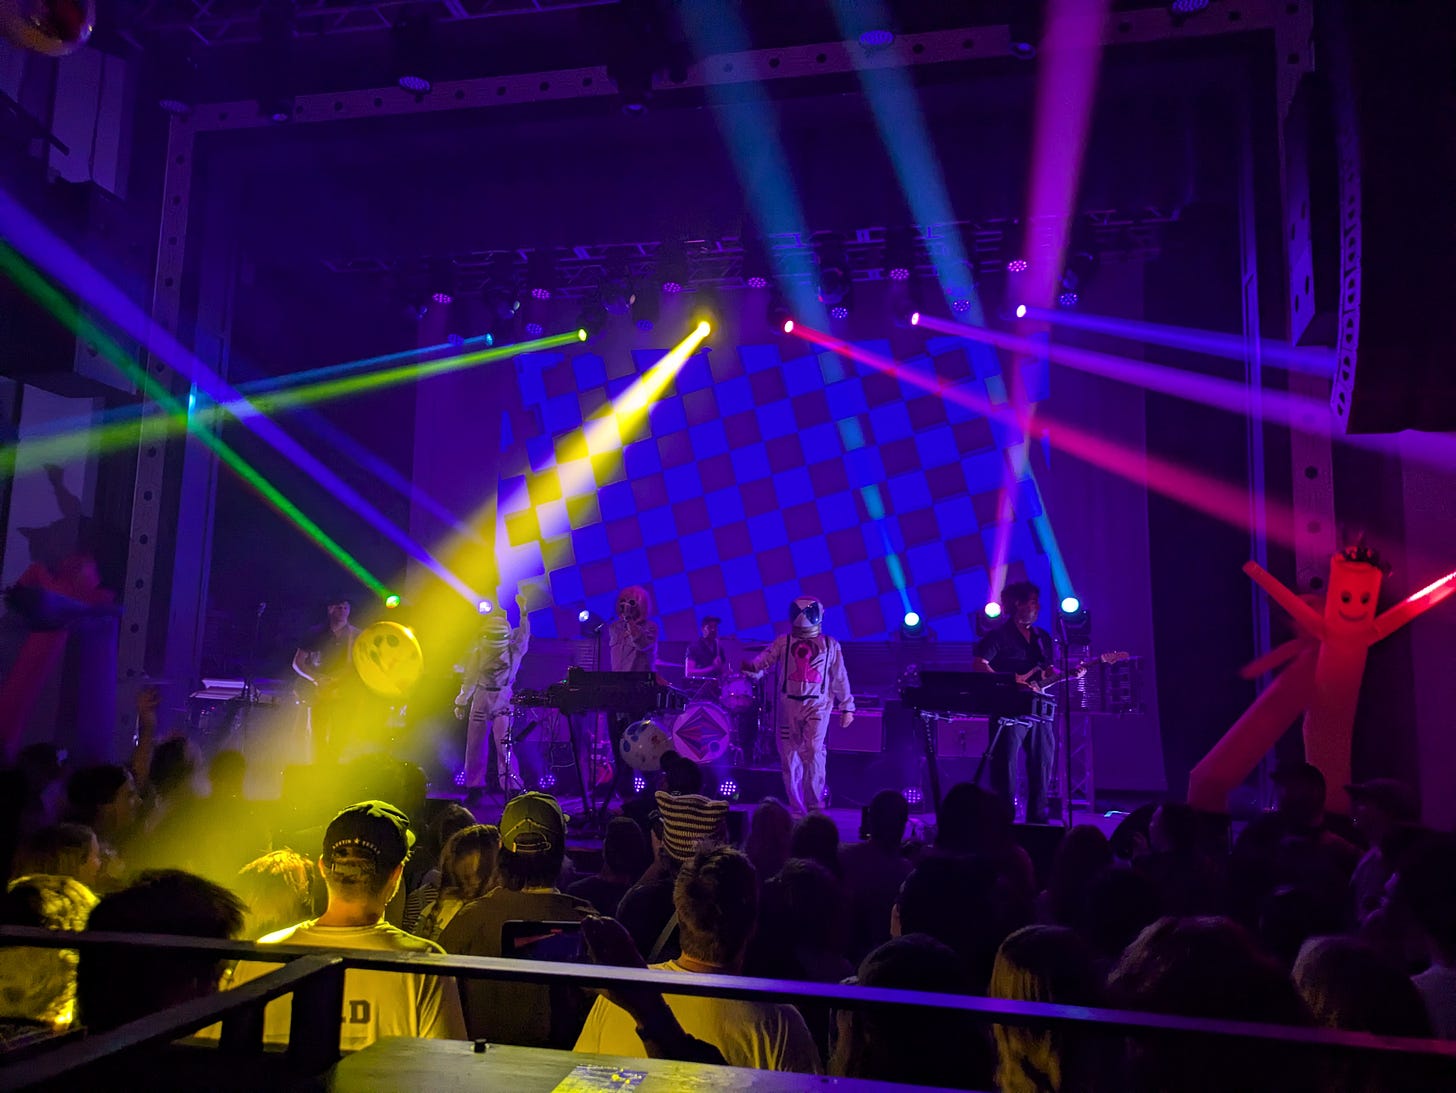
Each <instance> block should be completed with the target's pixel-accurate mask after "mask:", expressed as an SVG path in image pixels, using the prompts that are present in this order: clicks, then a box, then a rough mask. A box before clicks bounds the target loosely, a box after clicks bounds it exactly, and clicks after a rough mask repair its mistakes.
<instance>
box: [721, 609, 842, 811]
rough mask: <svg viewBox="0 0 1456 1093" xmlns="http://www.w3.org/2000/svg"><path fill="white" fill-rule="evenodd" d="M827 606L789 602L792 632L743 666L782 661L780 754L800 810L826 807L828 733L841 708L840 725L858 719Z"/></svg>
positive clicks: (754, 669) (792, 800)
mask: <svg viewBox="0 0 1456 1093" xmlns="http://www.w3.org/2000/svg"><path fill="white" fill-rule="evenodd" d="M823 621H824V605H823V604H822V603H820V602H819V601H818V600H816V599H815V598H814V597H813V596H800V597H799V598H798V599H796V600H795V601H794V602H793V603H791V604H790V605H789V632H788V633H787V634H780V635H779V636H778V637H776V638H774V640H773V643H772V644H771V645H769V647H768V648H767V649H765V650H764V651H763V652H762V653H760V654H759V655H758V656H756V657H755V658H754V659H753V660H751V661H745V662H744V664H743V670H744V671H745V672H751V673H754V674H755V675H761V674H762V673H763V672H764V671H765V670H767V669H768V668H770V667H772V666H773V665H778V669H777V671H776V672H775V673H774V680H775V683H774V686H773V687H772V688H771V693H774V694H776V695H777V696H778V706H779V714H778V719H779V733H778V737H779V759H780V761H781V762H782V764H783V771H784V789H785V791H786V792H787V793H788V795H789V808H790V809H791V810H793V811H794V812H795V813H796V814H799V815H802V814H803V813H805V812H810V811H817V810H819V809H821V808H823V807H824V737H825V734H826V733H827V732H828V731H829V718H830V716H831V715H832V714H833V713H834V711H835V710H836V709H837V710H838V711H839V716H840V724H841V725H848V724H849V723H850V722H851V721H853V720H854V696H853V695H852V694H850V691H849V676H848V675H846V674H845V671H844V651H843V650H842V649H841V648H840V646H839V642H837V641H835V640H834V639H833V638H831V637H829V636H828V635H827V634H823V633H821V632H820V627H821V624H822V623H823Z"/></svg>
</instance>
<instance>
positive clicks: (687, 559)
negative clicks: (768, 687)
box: [497, 338, 1048, 640]
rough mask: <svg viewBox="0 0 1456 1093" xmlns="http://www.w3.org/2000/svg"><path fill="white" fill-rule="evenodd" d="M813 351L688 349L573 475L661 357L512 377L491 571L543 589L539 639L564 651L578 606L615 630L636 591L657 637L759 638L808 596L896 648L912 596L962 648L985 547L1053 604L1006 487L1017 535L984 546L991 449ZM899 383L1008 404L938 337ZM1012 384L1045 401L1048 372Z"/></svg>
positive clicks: (881, 377)
mask: <svg viewBox="0 0 1456 1093" xmlns="http://www.w3.org/2000/svg"><path fill="white" fill-rule="evenodd" d="M860 344H862V345H863V346H864V348H866V349H869V350H871V351H872V352H874V353H877V354H880V355H888V354H889V351H890V350H889V345H888V344H887V343H884V342H863V343H860ZM801 348H802V349H803V350H804V351H803V352H798V351H799V349H801ZM813 350H814V347H812V346H810V345H808V343H800V342H792V341H790V340H788V339H784V340H783V341H781V342H776V343H766V344H750V345H741V346H738V347H736V348H734V347H731V346H730V347H717V348H714V349H711V350H705V351H703V352H700V353H699V354H698V355H696V356H694V357H693V358H691V359H690V360H689V361H688V362H687V364H686V365H685V366H684V367H683V369H682V371H681V372H680V374H679V375H678V376H677V378H676V380H675V381H674V383H673V384H672V385H671V386H670V387H669V388H668V389H667V390H666V391H665V392H664V394H663V397H662V398H661V399H660V400H659V401H657V402H656V403H655V404H654V405H653V406H652V407H651V410H650V412H649V414H648V418H647V420H646V421H645V422H644V423H642V424H641V425H640V426H639V427H638V428H637V429H636V431H635V432H632V433H631V434H630V435H629V436H622V437H620V441H621V443H617V442H616V441H617V440H618V437H617V435H616V434H615V431H613V435H612V436H611V437H610V438H608V442H605V443H599V444H596V445H594V446H593V449H594V450H592V451H591V452H590V453H589V454H588V456H587V458H585V459H579V460H576V461H574V462H563V460H568V459H570V458H571V457H572V456H575V455H578V454H580V449H579V448H577V449H576V450H572V445H571V443H570V441H571V438H573V437H574V436H578V435H579V434H578V430H580V429H581V428H582V425H583V421H585V420H590V419H591V416H592V415H593V414H594V413H595V414H600V413H601V412H602V411H603V409H604V407H605V406H606V404H607V403H608V402H609V400H611V399H613V398H616V397H617V396H619V395H620V394H621V393H622V392H623V391H625V390H626V389H627V388H628V387H629V386H630V384H631V383H632V381H633V380H634V379H635V378H636V377H637V376H638V375H639V374H640V373H642V372H645V371H646V370H647V369H648V368H650V367H651V365H652V364H654V363H655V362H656V361H657V360H658V359H659V358H660V357H661V356H662V354H663V352H665V351H664V350H640V351H634V352H632V353H631V354H621V355H620V359H615V358H616V357H617V356H618V355H613V356H612V357H607V358H604V357H603V356H601V355H598V354H597V353H594V352H592V351H591V349H590V347H586V346H584V347H582V348H581V349H580V350H579V351H575V352H572V351H563V352H559V353H558V352H552V353H538V354H531V355H529V356H523V357H521V358H518V359H517V362H516V372H517V376H518V379H519V382H520V384H521V401H522V404H523V405H524V406H525V408H526V412H525V414H524V415H511V416H510V419H509V421H508V422H507V425H506V428H505V430H504V433H503V447H504V452H503V462H502V468H503V470H502V475H501V481H500V483H499V502H500V512H499V528H498V534H499V536H500V545H499V546H498V548H497V554H498V556H499V558H500V559H501V563H502V565H501V569H502V574H503V575H504V576H508V577H512V578H514V579H516V580H519V581H520V582H521V583H522V584H524V585H526V586H528V587H529V586H531V585H535V586H536V592H537V595H533V596H532V601H533V603H542V602H543V601H544V600H545V599H546V598H547V596H549V602H550V604H551V605H552V606H551V607H549V608H542V609H539V610H535V611H533V613H532V616H531V621H532V626H533V628H534V629H535V632H536V633H538V634H540V635H541V636H543V637H557V636H560V637H566V636H574V635H575V634H576V633H577V632H578V627H579V624H578V621H577V613H578V612H579V611H580V610H581V609H582V608H583V607H586V608H588V609H590V610H592V611H594V612H595V613H597V614H598V615H599V616H601V617H603V618H608V617H610V616H611V614H612V612H613V605H614V603H615V597H616V593H617V590H618V589H620V588H622V587H623V586H626V585H632V584H640V585H644V586H646V587H647V588H648V589H649V590H650V591H651V593H652V596H653V601H654V612H655V615H656V617H657V618H658V619H659V620H660V622H661V623H662V625H663V637H664V638H675V639H683V638H688V637H692V636H694V635H695V634H696V631H697V628H698V623H697V620H698V619H699V618H701V617H702V616H704V615H717V616H719V617H721V618H722V619H723V632H724V633H725V634H730V635H736V636H739V637H745V638H768V637H770V636H771V635H772V634H774V633H775V632H776V631H777V630H781V629H782V625H783V622H784V620H785V619H786V617H787V608H788V604H789V601H790V600H792V599H793V598H794V597H795V596H798V595H801V594H803V593H809V594H812V595H816V596H818V597H819V598H820V599H821V600H823V602H824V603H825V605H826V607H827V608H828V616H827V622H826V628H827V629H828V631H829V632H830V633H834V634H837V635H839V636H840V637H843V638H848V639H851V640H854V639H861V640H863V639H876V638H879V639H883V638H885V637H887V636H889V635H891V634H894V633H896V632H898V630H899V627H900V623H901V619H902V617H903V615H904V612H905V610H906V598H907V597H908V601H909V606H910V607H911V608H912V609H914V610H915V611H917V612H919V613H920V615H921V616H922V618H924V619H925V620H926V622H927V623H928V624H929V626H930V628H931V629H932V630H933V631H934V632H935V634H936V635H937V636H938V637H939V638H941V639H945V640H965V639H967V638H970V637H972V636H974V622H973V618H972V616H973V615H974V613H975V612H976V611H978V610H979V609H980V607H981V606H983V605H984V604H985V603H986V600H987V597H988V593H989V592H990V591H991V589H989V587H988V582H989V576H988V565H989V564H990V563H991V559H992V557H993V555H994V552H995V549H996V544H997V542H998V539H999V540H1002V541H1006V542H1008V544H1009V549H1008V552H1007V561H1008V569H1007V580H1015V579H1018V578H1021V577H1030V578H1031V579H1032V580H1036V581H1038V583H1040V584H1042V586H1043V587H1046V585H1047V579H1048V578H1047V574H1048V565H1047V561H1046V557H1045V555H1044V553H1043V550H1042V547H1041V544H1040V543H1039V542H1038V541H1037V539H1036V535H1035V533H1034V531H1033V528H1032V520H1033V518H1035V517H1036V516H1037V515H1038V514H1039V513H1038V510H1037V508H1036V505H1037V500H1036V493H1035V490H1034V489H1032V488H1031V486H1030V483H1028V482H1026V481H1019V482H1012V483H1011V487H1012V489H1013V490H1014V499H1015V503H1014V505H1013V506H1011V508H1012V511H1013V512H1014V516H1013V517H1012V519H1011V520H1010V522H1009V526H1008V527H1004V528H1001V527H998V519H999V518H1000V515H1001V512H1002V510H1001V507H1000V499H1001V493H1002V490H1003V488H1004V487H1005V486H1006V484H1007V483H1006V479H1007V467H1008V466H1009V460H1008V445H1009V443H1010V440H1009V437H1008V436H1007V434H1006V433H1005V432H1004V430H1002V428H1001V427H1000V426H997V425H994V424H993V423H992V422H991V421H989V420H988V419H987V418H985V417H984V416H982V415H980V414H977V413H975V412H973V411H971V410H969V409H967V408H965V407H964V406H961V405H958V404H957V403H956V402H954V401H953V400H950V399H944V398H941V397H938V396H936V395H932V394H929V393H927V392H926V391H924V390H922V389H920V388H918V387H915V386H913V385H911V384H909V383H905V382H903V381H901V380H899V379H896V378H894V377H892V376H888V375H885V374H883V373H881V372H878V371H876V370H874V369H872V368H870V367H869V366H866V365H863V364H860V363H857V362H855V361H852V360H848V359H846V358H842V357H840V356H838V355H837V354H834V353H829V352H815V351H813ZM902 364H903V365H904V367H906V368H908V369H912V370H915V371H917V372H920V373H923V374H926V375H934V376H936V377H938V378H939V379H941V380H944V381H948V382H949V383H951V384H952V385H954V386H956V387H960V388H964V389H966V390H968V391H969V392H970V393H972V394H973V395H975V396H977V397H980V398H989V399H991V400H992V401H993V402H1001V401H1004V398H1005V391H1004V385H1003V382H1002V378H1001V372H1000V364H999V361H998V358H997V357H996V355H995V354H994V352H991V351H989V350H984V351H983V348H982V347H978V346H968V345H967V343H965V342H963V341H961V340H960V339H953V338H945V339H939V340H932V341H930V342H928V343H927V344H926V346H925V350H924V352H923V353H922V354H921V355H919V356H916V357H911V358H908V359H905V360H903V361H902ZM1023 377H1024V382H1026V384H1027V394H1028V397H1029V398H1031V399H1032V400H1033V401H1037V400H1040V399H1042V398H1044V397H1045V394H1046V384H1047V372H1046V367H1045V364H1044V363H1043V364H1039V365H1031V366H1027V367H1026V369H1025V370H1024V371H1023ZM543 585H544V588H543V587H542V586H543ZM902 586H903V590H902Z"/></svg>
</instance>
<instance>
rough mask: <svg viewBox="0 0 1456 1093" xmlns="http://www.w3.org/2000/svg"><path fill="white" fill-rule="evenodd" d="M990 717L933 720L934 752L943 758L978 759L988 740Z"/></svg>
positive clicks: (983, 751)
mask: <svg viewBox="0 0 1456 1093" xmlns="http://www.w3.org/2000/svg"><path fill="white" fill-rule="evenodd" d="M990 726H991V721H990V718H986V717H949V718H937V719H936V721H935V754H936V755H937V756H939V757H941V758H943V759H979V758H981V756H982V755H983V754H984V753H985V751H986V745H987V743H988V742H989V740H990Z"/></svg>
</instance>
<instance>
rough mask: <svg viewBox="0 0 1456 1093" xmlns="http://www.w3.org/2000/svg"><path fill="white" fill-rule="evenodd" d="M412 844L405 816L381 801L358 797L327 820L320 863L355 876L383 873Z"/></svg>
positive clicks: (395, 864)
mask: <svg viewBox="0 0 1456 1093" xmlns="http://www.w3.org/2000/svg"><path fill="white" fill-rule="evenodd" d="M414 845H415V834H414V832H413V831H411V830H410V827H409V817H408V816H406V815H405V814H404V813H403V812H401V811H400V810H399V809H397V808H395V807H394V806H393V805H391V804H388V803H386V802H384V801H360V802H359V803H358V804H357V805H350V806H349V807H348V808H346V809H344V810H343V811H342V812H340V813H339V814H338V815H337V816H335V817H334V818H333V819H332V820H330V821H329V826H328V829H327V830H326V831H325V832H324V853H323V857H324V865H325V866H327V867H328V868H329V869H330V870H331V871H333V872H334V873H343V872H348V873H351V874H353V875H356V876H363V875H365V874H366V873H376V874H377V873H387V872H389V871H390V870H391V869H393V868H394V867H395V866H397V865H399V864H400V863H401V862H402V861H404V860H405V859H406V858H407V857H409V852H410V848H411V847H413V846H414Z"/></svg>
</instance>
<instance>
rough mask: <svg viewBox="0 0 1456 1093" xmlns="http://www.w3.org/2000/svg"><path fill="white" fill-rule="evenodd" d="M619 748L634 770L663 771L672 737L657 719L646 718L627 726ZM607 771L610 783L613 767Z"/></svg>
mask: <svg viewBox="0 0 1456 1093" xmlns="http://www.w3.org/2000/svg"><path fill="white" fill-rule="evenodd" d="M619 746H620V748H621V751H622V758H623V760H625V761H626V763H627V765H628V766H629V767H631V768H632V769H633V770H641V771H654V770H661V769H662V756H663V753H665V752H666V751H668V750H669V749H670V748H671V747H672V737H671V736H670V735H669V734H668V731H667V729H666V728H665V727H664V726H663V724H662V722H661V721H659V720H658V719H657V718H656V717H644V718H643V719H642V720H641V721H634V722H632V724H630V725H628V726H627V728H626V729H625V730H624V731H623V733H622V740H621V743H620V745H619ZM607 769H608V772H609V773H608V781H610V780H611V776H610V771H611V767H610V766H608V768H607ZM597 784H598V785H600V784H601V783H600V782H598V783H597Z"/></svg>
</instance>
